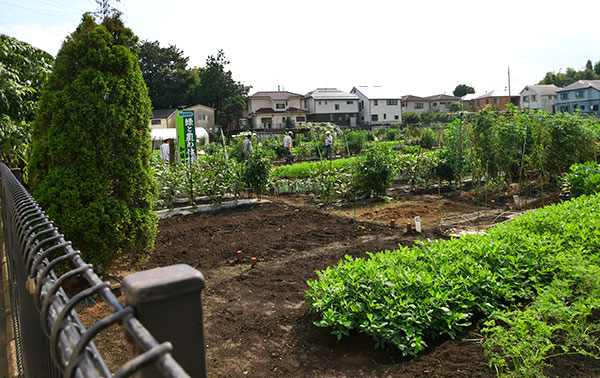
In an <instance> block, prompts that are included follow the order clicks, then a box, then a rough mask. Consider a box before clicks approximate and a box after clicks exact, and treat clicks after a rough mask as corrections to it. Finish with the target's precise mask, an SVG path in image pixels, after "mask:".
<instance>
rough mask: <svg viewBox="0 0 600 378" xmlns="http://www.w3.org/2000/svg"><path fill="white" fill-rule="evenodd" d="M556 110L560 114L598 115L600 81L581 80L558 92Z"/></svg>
mask: <svg viewBox="0 0 600 378" xmlns="http://www.w3.org/2000/svg"><path fill="white" fill-rule="evenodd" d="M556 94H557V98H556V110H557V111H559V112H567V113H575V112H577V111H579V112H582V113H588V114H594V115H598V108H599V107H600V80H579V81H576V82H574V83H573V84H570V85H567V86H566V87H564V88H560V89H558V90H557V91H556Z"/></svg>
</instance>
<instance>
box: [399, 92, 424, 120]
mask: <svg viewBox="0 0 600 378" xmlns="http://www.w3.org/2000/svg"><path fill="white" fill-rule="evenodd" d="M427 110H429V101H427V99H426V98H425V97H418V96H413V95H408V96H402V113H406V112H414V113H417V114H419V115H420V114H421V113H423V112H425V111H427Z"/></svg>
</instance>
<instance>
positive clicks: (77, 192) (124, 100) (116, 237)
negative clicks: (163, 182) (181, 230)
mask: <svg viewBox="0 0 600 378" xmlns="http://www.w3.org/2000/svg"><path fill="white" fill-rule="evenodd" d="M136 42H137V37H136V36H135V35H134V34H133V33H132V31H131V30H130V29H128V28H126V27H125V26H124V25H123V22H122V21H121V19H120V16H119V15H118V14H116V15H113V16H110V17H106V18H104V20H103V21H102V23H101V24H100V25H98V24H96V22H94V19H93V18H92V16H90V15H89V14H85V15H84V16H83V19H82V22H81V24H80V25H79V26H78V27H77V29H76V30H75V32H73V34H71V35H70V36H69V37H68V38H67V39H66V40H65V42H64V43H63V45H62V47H61V49H60V51H59V52H58V55H57V57H56V61H55V64H54V68H53V72H52V73H51V75H50V77H49V80H48V82H47V84H46V86H45V87H44V90H43V92H42V96H41V99H40V104H39V111H38V114H37V117H36V121H35V123H34V127H33V134H32V139H33V140H32V144H33V145H32V156H31V164H30V184H31V188H32V193H33V196H34V197H35V199H36V200H37V201H38V202H39V203H40V204H41V206H42V207H43V208H44V209H45V210H46V213H47V214H48V215H49V216H50V217H51V219H52V220H54V222H55V223H56V225H57V226H58V227H59V229H60V230H61V232H63V233H65V235H66V237H67V238H68V239H70V240H72V241H73V244H74V247H75V248H78V249H80V250H81V251H82V252H83V253H84V256H85V259H86V260H87V261H90V262H92V263H94V264H96V265H100V268H101V269H102V268H106V267H107V266H108V265H109V264H110V263H111V262H112V261H113V260H114V258H115V257H117V256H119V255H123V254H137V253H141V252H143V251H145V250H147V249H149V248H152V246H153V243H154V238H155V236H156V226H157V218H156V215H155V214H154V213H153V212H152V203H153V201H154V200H155V198H156V183H155V181H154V179H153V175H152V172H151V168H150V158H151V144H150V143H151V142H150V129H149V126H148V124H149V117H150V115H151V105H150V99H149V98H148V91H147V89H146V85H145V84H144V80H143V78H142V74H141V72H140V68H139V63H138V57H137V53H136V50H135V49H136Z"/></svg>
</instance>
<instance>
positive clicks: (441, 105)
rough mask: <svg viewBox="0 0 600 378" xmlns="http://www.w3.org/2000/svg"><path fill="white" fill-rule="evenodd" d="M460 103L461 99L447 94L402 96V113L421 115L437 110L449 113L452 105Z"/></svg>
mask: <svg viewBox="0 0 600 378" xmlns="http://www.w3.org/2000/svg"><path fill="white" fill-rule="evenodd" d="M459 101H460V97H456V96H450V95H447V94H437V95H433V96H427V97H418V96H413V95H408V96H402V112H403V113H404V112H415V113H417V114H419V115H420V114H422V113H424V112H426V111H428V110H437V111H439V112H442V113H447V112H448V111H450V104H452V103H453V102H459Z"/></svg>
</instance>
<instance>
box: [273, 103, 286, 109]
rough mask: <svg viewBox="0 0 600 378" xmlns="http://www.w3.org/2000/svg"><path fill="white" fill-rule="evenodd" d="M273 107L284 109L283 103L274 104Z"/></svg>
mask: <svg viewBox="0 0 600 378" xmlns="http://www.w3.org/2000/svg"><path fill="white" fill-rule="evenodd" d="M275 109H285V104H275Z"/></svg>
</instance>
